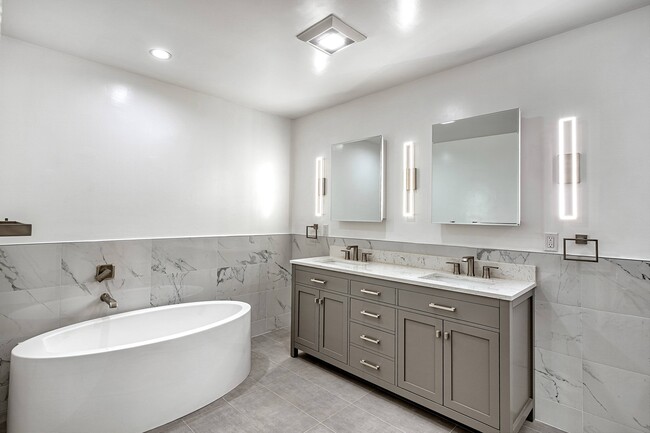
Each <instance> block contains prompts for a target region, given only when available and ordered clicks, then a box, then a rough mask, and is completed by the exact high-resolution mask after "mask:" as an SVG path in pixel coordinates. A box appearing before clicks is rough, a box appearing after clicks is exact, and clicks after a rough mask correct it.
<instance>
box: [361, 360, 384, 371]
mask: <svg viewBox="0 0 650 433" xmlns="http://www.w3.org/2000/svg"><path fill="white" fill-rule="evenodd" d="M359 364H361V365H365V366H366V367H370V368H372V369H373V370H379V367H380V366H379V365H374V364H371V363H369V362H366V360H365V359H362V360H361V361H359Z"/></svg>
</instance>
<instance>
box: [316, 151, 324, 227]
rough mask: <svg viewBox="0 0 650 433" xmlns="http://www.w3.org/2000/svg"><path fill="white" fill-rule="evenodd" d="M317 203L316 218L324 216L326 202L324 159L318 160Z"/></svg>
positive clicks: (319, 158)
mask: <svg viewBox="0 0 650 433" xmlns="http://www.w3.org/2000/svg"><path fill="white" fill-rule="evenodd" d="M315 197H316V202H315V205H314V214H315V215H316V216H318V217H319V216H323V206H324V201H325V159H324V158H323V157H318V158H316V190H315Z"/></svg>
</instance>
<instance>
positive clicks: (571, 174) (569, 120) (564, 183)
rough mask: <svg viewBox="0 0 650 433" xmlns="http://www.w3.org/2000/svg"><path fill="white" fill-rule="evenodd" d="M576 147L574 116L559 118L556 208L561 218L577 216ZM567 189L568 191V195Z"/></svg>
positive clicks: (578, 162) (578, 175) (577, 154)
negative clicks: (557, 194)
mask: <svg viewBox="0 0 650 433" xmlns="http://www.w3.org/2000/svg"><path fill="white" fill-rule="evenodd" d="M577 147H578V144H577V132H576V118H575V117H565V118H563V119H560V120H559V122H558V153H559V155H558V177H559V182H558V183H559V184H560V185H559V188H560V193H559V199H558V200H559V201H558V209H559V213H560V219H561V220H575V219H577V218H578V183H580V154H579V153H578V150H577ZM567 152H569V153H567ZM567 191H569V195H568V196H567Z"/></svg>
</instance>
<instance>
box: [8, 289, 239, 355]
mask: <svg viewBox="0 0 650 433" xmlns="http://www.w3.org/2000/svg"><path fill="white" fill-rule="evenodd" d="M206 304H212V305H223V304H229V305H238V306H240V307H241V309H240V310H239V311H238V312H236V313H235V314H232V315H230V316H228V317H226V318H224V319H222V320H218V321H215V322H212V323H210V324H208V325H204V326H200V327H197V328H192V329H189V330H186V331H183V332H176V333H173V334H169V335H165V336H164V337H158V338H152V339H149V340H145V341H140V342H136V343H129V344H121V345H116V346H111V347H106V348H96V349H90V350H77V351H71V352H65V353H47V352H45V351H44V350H43V346H42V345H44V342H43V343H41V345H38V346H36V347H31V346H33V345H35V344H38V343H36V342H37V341H38V340H41V341H42V340H44V339H45V338H47V337H51V336H55V335H58V334H61V333H64V332H71V331H74V330H75V329H78V328H82V327H85V326H89V325H93V324H97V323H103V322H110V321H111V320H119V319H120V318H123V317H129V316H136V315H142V314H147V313H153V312H155V311H160V310H168V309H178V308H189V307H192V306H197V305H206ZM250 311H251V306H250V304H248V303H246V302H241V301H229V300H223V301H197V302H186V303H181V304H173V305H163V306H159V307H152V308H142V309H139V310H133V311H126V312H124V313H117V314H112V315H110V316H104V317H98V318H96V319H90V320H85V321H83V322H79V323H73V324H72V325H67V326H64V327H61V328H56V329H53V330H51V331H48V332H45V333H43V334H39V335H36V336H34V337H31V338H29V339H27V340H25V341H23V342H21V343H18V344H17V345H16V346H15V347H14V348H13V349H12V350H11V358H12V361H13V358H14V357H15V358H18V359H25V360H41V359H43V360H45V359H67V358H76V357H82V356H92V355H100V354H106V353H110V352H118V351H123V350H129V349H135V348H138V347H145V346H151V345H154V344H159V343H163V342H165V341H171V340H176V339H179V338H182V337H186V336H189V335H192V334H199V333H201V332H204V331H207V330H210V329H213V328H217V327H219V326H222V325H225V324H227V323H229V322H233V321H235V320H237V319H239V318H241V317H242V316H245V315H246V314H248V313H249V312H250ZM21 352H27V353H21Z"/></svg>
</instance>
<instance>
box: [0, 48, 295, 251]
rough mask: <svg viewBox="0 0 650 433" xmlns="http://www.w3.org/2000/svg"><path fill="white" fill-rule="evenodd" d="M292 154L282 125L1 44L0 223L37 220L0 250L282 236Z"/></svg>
mask: <svg viewBox="0 0 650 433" xmlns="http://www.w3.org/2000/svg"><path fill="white" fill-rule="evenodd" d="M152 61H155V60H154V59H152ZM165 66H166V65H165V64H164V63H160V67H161V68H164V67H165ZM289 151H290V122H289V121H288V120H287V119H284V118H281V117H278V116H272V115H268V114H264V113H261V112H258V111H254V110H251V109H248V108H244V107H241V106H238V105H236V104H232V103H230V102H226V101H224V100H221V99H218V98H214V97H211V96H207V95H204V94H201V93H197V92H194V91H190V90H186V89H184V88H180V87H176V86H172V85H169V84H165V83H162V82H160V81H157V80H153V79H150V78H146V77H143V76H140V75H136V74H132V73H128V72H125V71H123V70H119V69H115V68H112V67H107V66H104V65H101V64H98V63H94V62H90V61H86V60H83V59H80V58H77V57H73V56H69V55H66V54H62V53H60V52H57V51H52V50H48V49H45V48H41V47H37V46H34V45H30V44H26V43H23V42H21V41H18V40H16V39H11V38H9V37H6V36H3V37H2V38H0V217H1V218H5V217H7V218H9V219H17V220H19V221H23V222H29V223H32V224H33V236H32V237H24V238H0V244H7V243H32V242H42V241H69V240H103V239H125V238H150V237H182V236H199V235H227V234H262V233H286V232H288V230H289V168H290V167H289V159H290V156H289Z"/></svg>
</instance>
